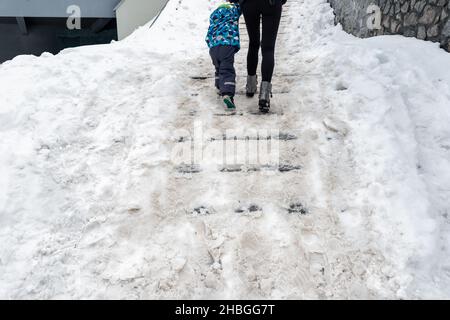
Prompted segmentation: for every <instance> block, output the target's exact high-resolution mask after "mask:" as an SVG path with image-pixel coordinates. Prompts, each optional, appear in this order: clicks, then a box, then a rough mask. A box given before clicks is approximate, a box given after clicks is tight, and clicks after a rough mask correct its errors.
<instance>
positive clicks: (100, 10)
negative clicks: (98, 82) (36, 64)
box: [0, 0, 155, 18]
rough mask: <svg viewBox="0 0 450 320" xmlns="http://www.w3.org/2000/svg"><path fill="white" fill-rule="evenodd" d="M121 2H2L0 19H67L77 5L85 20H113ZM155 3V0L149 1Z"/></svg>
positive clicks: (113, 0) (32, 0) (115, 0)
mask: <svg viewBox="0 0 450 320" xmlns="http://www.w3.org/2000/svg"><path fill="white" fill-rule="evenodd" d="M119 1H120V0H0V17H47V18H50V17H67V12H66V11H67V8H68V7H69V6H71V5H77V6H79V7H80V9H81V16H82V17H83V18H113V17H114V10H113V9H114V7H115V6H116V5H117V4H118V3H119ZM147 1H149V2H153V1H155V0H147Z"/></svg>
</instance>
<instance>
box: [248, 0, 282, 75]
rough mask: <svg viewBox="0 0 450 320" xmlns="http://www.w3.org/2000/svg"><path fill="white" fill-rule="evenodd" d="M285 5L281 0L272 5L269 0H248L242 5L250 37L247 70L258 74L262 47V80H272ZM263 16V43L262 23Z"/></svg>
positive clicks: (252, 73)
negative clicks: (279, 28) (278, 35)
mask: <svg viewBox="0 0 450 320" xmlns="http://www.w3.org/2000/svg"><path fill="white" fill-rule="evenodd" d="M282 10H283V6H282V4H281V1H275V5H273V6H272V5H270V4H269V0H246V1H245V2H244V4H243V6H242V11H243V13H244V18H245V24H246V25H247V32H248V36H249V38H250V44H249V49H248V55H247V72H248V75H249V76H254V75H256V69H257V68H258V54H259V48H260V47H261V48H262V56H263V61H262V81H268V82H271V81H272V75H273V69H274V67H275V44H276V41H277V34H278V27H279V25H280V20H281V12H282ZM261 17H262V45H261V33H260V30H259V29H260V24H261Z"/></svg>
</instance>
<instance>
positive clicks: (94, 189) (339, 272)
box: [0, 0, 450, 299]
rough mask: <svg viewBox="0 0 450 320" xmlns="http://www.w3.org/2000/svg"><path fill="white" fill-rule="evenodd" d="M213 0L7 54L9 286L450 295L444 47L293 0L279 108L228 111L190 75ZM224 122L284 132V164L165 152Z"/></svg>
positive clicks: (14, 293) (188, 293)
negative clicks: (101, 33) (53, 50)
mask: <svg viewBox="0 0 450 320" xmlns="http://www.w3.org/2000/svg"><path fill="white" fill-rule="evenodd" d="M216 4H217V1H206V0H190V1H187V0H177V1H175V0H172V1H170V2H169V4H168V6H167V7H166V10H165V11H164V12H163V14H162V15H161V16H160V18H159V19H158V21H157V22H156V23H155V24H154V26H153V27H152V28H151V29H150V30H149V29H148V28H141V29H139V30H137V31H136V32H135V33H134V34H133V35H132V36H130V37H129V38H127V39H126V40H124V41H122V42H114V43H112V44H110V45H102V46H91V47H84V48H77V49H68V50H64V51H63V52H62V53H60V54H58V55H56V56H52V55H50V54H43V55H42V56H41V57H33V56H20V57H17V58H15V59H14V60H12V61H9V62H6V63H4V64H2V65H0V177H1V179H0V243H1V245H0V298H4V299H14V298H18V299H25V298H38V299H58V298H64V299H81V298H83V299H96V298H105V299H114V298H118V299H148V298H187V299H194V298H202V299H210V298H234V299H241V298H290V299H294V298H295V299H298V298H305V299H313V298H322V299H338V298H359V299H361V298H388V299H392V298H393V299H398V298H441V299H448V298H450V289H449V288H450V249H449V245H450V227H449V216H448V215H449V211H450V204H449V200H448V199H450V126H449V125H448V124H449V123H450V73H449V72H448V70H450V55H449V54H448V53H446V52H445V51H443V50H441V49H439V48H438V45H436V44H433V43H428V42H423V41H419V40H416V39H407V38H404V37H401V36H389V37H377V38H372V39H366V40H361V39H357V38H354V37H353V36H350V35H348V34H346V33H344V32H343V31H342V29H341V27H340V26H334V24H333V13H332V10H331V8H330V6H329V4H327V3H326V1H325V0H308V1H306V0H288V4H287V5H286V8H285V14H284V16H283V21H282V25H281V30H280V35H279V41H278V47H277V67H276V72H275V78H274V98H273V109H274V113H273V114H271V115H269V116H259V115H255V114H253V113H252V112H251V111H252V110H254V109H255V100H248V99H247V98H245V96H243V95H239V96H237V103H238V106H239V108H240V110H241V112H242V115H237V116H234V117H223V116H221V114H220V112H221V109H220V104H219V101H218V100H217V98H216V95H215V90H214V89H213V85H212V83H211V82H212V79H210V78H207V79H204V80H202V79H192V77H211V76H212V66H211V62H210V61H209V56H208V51H207V49H206V48H205V44H204V41H203V38H204V35H205V32H206V30H207V25H208V17H209V13H210V12H211V10H212V9H213V8H214V7H215V6H216ZM242 37H243V39H242V42H243V49H242V50H241V52H240V53H239V54H238V56H237V63H236V67H237V70H238V82H239V86H240V90H241V91H242V88H243V86H244V81H245V52H246V49H245V48H246V45H247V43H246V41H247V40H246V35H245V31H244V29H243V34H242ZM227 130H233V132H232V133H233V134H235V135H236V136H239V137H240V138H245V137H247V136H249V135H250V134H249V132H265V131H264V130H267V132H279V133H285V134H288V135H290V136H291V137H292V139H284V140H283V139H280V140H279V141H278V140H277V139H271V141H272V142H271V143H273V145H275V146H277V147H278V149H279V159H280V163H282V164H283V165H286V166H287V167H289V166H290V168H291V169H293V170H291V171H287V172H280V171H278V170H270V169H269V170H259V171H252V170H245V169H243V170H240V171H233V170H229V172H221V171H220V170H219V169H218V167H217V166H216V165H215V164H214V163H213V164H211V163H210V162H208V161H207V160H208V159H206V160H204V161H203V162H201V161H200V163H198V164H196V166H189V165H188V166H185V167H182V166H181V167H180V166H179V163H175V162H174V152H175V151H177V150H191V146H192V144H191V143H192V141H193V140H195V139H196V138H195V136H194V133H195V132H197V133H198V132H202V133H203V136H202V135H200V142H201V143H204V144H205V145H206V146H211V145H214V144H216V145H219V146H220V148H221V146H222V145H221V143H223V141H221V140H213V141H212V140H211V137H217V136H219V137H221V136H222V135H223V134H224V133H225V132H227V134H228V133H229V132H231V131H227ZM258 130H259V131H258ZM250 140H251V139H250ZM275 140H276V141H275ZM197 142H198V141H197ZM250 156H251V155H250ZM180 168H182V169H181V170H180ZM183 168H184V169H183ZM193 168H195V170H192V169H193ZM197 171H198V172H197ZM225 171H226V170H225Z"/></svg>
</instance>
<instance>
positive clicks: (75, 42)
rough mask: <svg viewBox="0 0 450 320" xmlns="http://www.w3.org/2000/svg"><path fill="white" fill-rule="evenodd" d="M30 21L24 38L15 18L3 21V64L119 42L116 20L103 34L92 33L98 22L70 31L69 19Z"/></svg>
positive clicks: (0, 42)
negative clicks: (91, 28)
mask: <svg viewBox="0 0 450 320" xmlns="http://www.w3.org/2000/svg"><path fill="white" fill-rule="evenodd" d="M26 21H27V29H28V30H27V31H28V33H27V34H25V35H24V34H22V33H21V31H20V29H19V27H18V26H17V23H16V19H15V18H0V63H2V62H5V61H7V60H10V59H13V58H14V57H15V56H17V55H21V54H33V55H40V54H42V53H43V52H50V53H53V54H56V53H58V52H59V51H61V50H62V49H64V48H68V47H76V46H80V45H90V44H100V43H109V42H111V40H113V39H114V40H115V39H117V31H116V26H115V20H112V21H111V22H110V23H109V25H107V26H106V28H105V29H104V30H102V31H101V32H93V31H92V30H90V26H91V25H92V24H93V23H95V21H96V19H89V18H87V19H83V20H82V29H81V30H67V28H66V18H26Z"/></svg>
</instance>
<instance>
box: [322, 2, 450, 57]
mask: <svg viewBox="0 0 450 320" xmlns="http://www.w3.org/2000/svg"><path fill="white" fill-rule="evenodd" d="M328 2H330V4H331V6H332V7H333V9H334V12H335V14H336V22H337V23H341V24H342V26H343V28H344V30H345V31H347V32H349V33H351V34H353V35H355V36H358V37H363V38H365V37H370V36H376V35H385V34H401V35H404V36H407V37H416V38H419V39H422V40H429V41H434V42H439V43H440V44H441V47H442V48H444V49H445V50H447V51H449V52H450V20H449V15H450V14H449V0H328ZM373 4H374V5H377V6H378V7H379V8H380V10H381V25H380V27H381V28H379V29H372V28H369V27H368V26H367V21H368V19H371V18H372V17H373V16H372V15H369V14H368V13H367V9H368V7H369V6H370V5H373Z"/></svg>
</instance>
